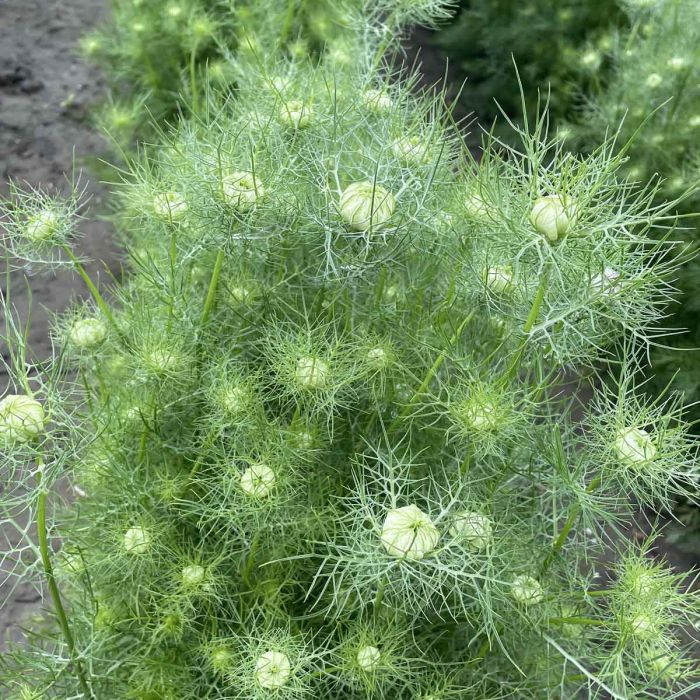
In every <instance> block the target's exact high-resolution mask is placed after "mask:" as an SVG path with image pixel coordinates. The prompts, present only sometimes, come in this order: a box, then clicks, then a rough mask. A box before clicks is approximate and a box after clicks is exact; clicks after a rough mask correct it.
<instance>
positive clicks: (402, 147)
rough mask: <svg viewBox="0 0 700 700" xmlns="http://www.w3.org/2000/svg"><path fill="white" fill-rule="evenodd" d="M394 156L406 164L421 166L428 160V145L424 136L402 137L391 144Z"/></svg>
mask: <svg viewBox="0 0 700 700" xmlns="http://www.w3.org/2000/svg"><path fill="white" fill-rule="evenodd" d="M391 150H392V151H393V152H394V155H395V156H396V157H397V158H398V159H399V160H402V161H404V162H406V163H415V164H418V165H419V164H421V163H425V162H427V161H428V160H429V158H428V155H429V152H430V151H429V145H428V141H427V139H426V137H425V136H420V135H415V136H402V137H401V138H399V139H396V141H394V143H392V144H391Z"/></svg>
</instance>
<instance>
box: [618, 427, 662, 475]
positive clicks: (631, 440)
mask: <svg viewBox="0 0 700 700" xmlns="http://www.w3.org/2000/svg"><path fill="white" fill-rule="evenodd" d="M614 449H615V453H616V454H617V456H618V458H619V459H620V461H621V462H623V463H624V464H627V465H629V466H638V465H640V464H644V463H646V462H650V461H651V460H652V459H654V457H656V454H657V452H658V450H657V447H656V445H655V444H654V440H653V438H652V437H651V435H650V434H649V433H648V432H647V431H646V430H644V429H643V428H635V427H634V426H631V427H629V428H623V429H622V430H620V431H619V432H618V434H617V437H616V438H615V446H614Z"/></svg>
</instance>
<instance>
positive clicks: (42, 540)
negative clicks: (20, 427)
mask: <svg viewBox="0 0 700 700" xmlns="http://www.w3.org/2000/svg"><path fill="white" fill-rule="evenodd" d="M42 468H43V462H42V461H41V460H39V472H38V473H37V477H36V480H37V486H38V487H39V489H40V491H39V499H38V503H37V513H36V529H37V533H38V535H39V552H40V553H41V563H42V565H43V567H44V575H45V576H46V583H47V585H48V588H49V594H50V595H51V601H52V603H53V608H54V612H55V613H56V618H57V619H58V624H59V625H60V627H61V632H62V633H63V638H64V639H65V641H66V645H67V646H68V653H69V655H70V659H71V663H72V664H73V667H74V669H75V675H76V676H77V677H78V682H79V683H80V687H81V689H82V691H83V695H84V696H85V697H86V698H92V697H93V695H92V692H91V691H90V686H89V685H88V682H87V678H86V676H85V671H84V669H83V664H82V661H81V660H80V659H79V658H78V655H77V654H76V650H75V639H74V638H73V633H72V632H71V629H70V625H69V624H68V616H67V615H66V610H65V608H64V607H63V602H62V601H61V593H60V591H59V590H58V584H57V583H56V577H55V576H54V571H53V565H52V564H51V556H50V554H49V551H50V550H49V537H48V532H47V528H46V498H47V495H48V494H47V491H46V489H44V488H42V487H41V480H42V479H41V475H42V473H41V469H42Z"/></svg>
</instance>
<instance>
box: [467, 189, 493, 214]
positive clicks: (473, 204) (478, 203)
mask: <svg viewBox="0 0 700 700" xmlns="http://www.w3.org/2000/svg"><path fill="white" fill-rule="evenodd" d="M464 208H465V209H466V210H467V215H468V216H470V217H471V218H472V219H484V218H486V216H487V215H488V214H489V206H488V204H486V201H485V200H484V198H483V197H482V196H481V195H480V194H477V193H476V192H471V193H470V194H468V195H467V196H466V198H465V199H464Z"/></svg>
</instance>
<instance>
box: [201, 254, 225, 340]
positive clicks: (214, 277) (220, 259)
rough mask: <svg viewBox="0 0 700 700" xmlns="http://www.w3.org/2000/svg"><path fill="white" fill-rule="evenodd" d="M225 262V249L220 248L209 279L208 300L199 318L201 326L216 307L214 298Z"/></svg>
mask: <svg viewBox="0 0 700 700" xmlns="http://www.w3.org/2000/svg"><path fill="white" fill-rule="evenodd" d="M223 264H224V251H223V250H220V251H219V252H218V253H217V254H216V260H215V261H214V269H213V270H212V273H211V280H209V289H208V291H207V298H206V301H205V302H204V309H202V316H201V318H200V319H199V325H200V327H201V326H203V325H204V324H205V323H206V322H207V319H208V318H209V314H210V313H211V310H212V308H213V307H214V299H216V290H217V288H218V286H219V277H220V276H221V268H222V267H223Z"/></svg>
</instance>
